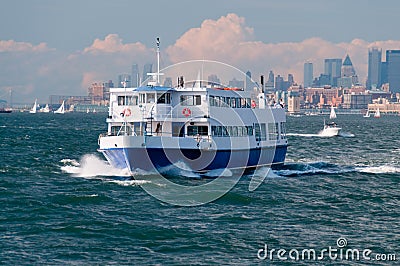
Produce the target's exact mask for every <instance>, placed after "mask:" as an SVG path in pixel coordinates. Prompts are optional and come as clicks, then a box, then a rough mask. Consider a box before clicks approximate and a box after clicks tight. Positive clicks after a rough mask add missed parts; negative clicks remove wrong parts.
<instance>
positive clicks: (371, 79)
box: [366, 48, 382, 90]
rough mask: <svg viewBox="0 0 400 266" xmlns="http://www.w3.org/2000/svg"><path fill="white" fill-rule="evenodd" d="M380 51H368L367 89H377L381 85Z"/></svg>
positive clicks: (374, 49) (373, 49)
mask: <svg viewBox="0 0 400 266" xmlns="http://www.w3.org/2000/svg"><path fill="white" fill-rule="evenodd" d="M381 75H382V50H381V49H377V48H372V49H369V50H368V77H367V84H366V86H367V89H369V90H370V89H377V88H380V87H381V85H382V77H381Z"/></svg>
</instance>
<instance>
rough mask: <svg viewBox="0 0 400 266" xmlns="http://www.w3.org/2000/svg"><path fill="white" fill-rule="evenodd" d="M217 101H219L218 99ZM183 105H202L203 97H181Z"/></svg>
mask: <svg viewBox="0 0 400 266" xmlns="http://www.w3.org/2000/svg"><path fill="white" fill-rule="evenodd" d="M216 98H218V97H216ZM216 100H217V101H218V99H216ZM217 104H218V102H217ZM181 105H186V106H190V105H201V95H181Z"/></svg>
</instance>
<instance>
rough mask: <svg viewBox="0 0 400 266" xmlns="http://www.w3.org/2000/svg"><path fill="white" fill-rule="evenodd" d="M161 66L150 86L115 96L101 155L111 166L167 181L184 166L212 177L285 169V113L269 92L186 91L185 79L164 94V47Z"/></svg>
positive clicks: (193, 86)
mask: <svg viewBox="0 0 400 266" xmlns="http://www.w3.org/2000/svg"><path fill="white" fill-rule="evenodd" d="M157 59H158V60H157V62H158V64H157V73H152V76H153V79H152V81H151V82H149V83H148V84H147V85H146V86H139V87H136V88H127V87H125V86H123V87H122V88H110V103H109V113H108V118H107V119H106V121H107V124H108V131H107V133H104V134H101V135H100V136H99V139H98V144H99V149H98V150H99V151H100V152H101V153H102V154H103V155H104V156H105V158H106V159H107V160H108V161H109V163H110V164H111V165H112V166H114V167H116V168H127V169H128V170H129V171H131V172H132V171H135V170H139V169H141V170H145V171H154V170H156V171H158V172H160V173H162V171H163V170H164V169H170V168H171V166H172V167H174V166H175V167H177V168H182V165H184V168H185V169H188V168H189V169H190V170H191V171H193V172H196V173H205V172H208V171H210V170H216V169H248V168H257V167H260V166H268V167H273V168H275V167H279V166H282V165H283V164H284V160H285V156H286V150H287V145H288V141H287V138H286V132H285V131H286V130H285V124H286V115H285V109H284V108H282V107H281V106H280V105H277V106H273V105H271V104H270V103H269V102H268V99H267V97H266V94H265V93H264V91H263V89H262V88H254V87H252V88H251V89H249V90H246V89H245V88H237V86H234V88H230V87H229V86H221V84H216V82H206V81H202V80H194V81H192V82H187V83H186V84H185V81H184V77H183V76H179V78H177V80H178V82H177V84H176V86H162V85H160V84H161V83H160V76H161V75H162V74H163V73H160V70H159V42H157ZM198 61H200V60H198ZM214 62H215V61H214ZM262 80H263V79H262ZM262 83H263V82H262ZM124 84H126V83H124Z"/></svg>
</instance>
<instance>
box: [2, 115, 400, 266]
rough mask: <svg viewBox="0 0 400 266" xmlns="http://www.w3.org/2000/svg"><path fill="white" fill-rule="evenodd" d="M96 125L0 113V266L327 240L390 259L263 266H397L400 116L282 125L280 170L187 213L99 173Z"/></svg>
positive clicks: (212, 258)
mask: <svg viewBox="0 0 400 266" xmlns="http://www.w3.org/2000/svg"><path fill="white" fill-rule="evenodd" d="M104 121H105V114H95V115H94V114H90V115H89V114H65V115H54V114H36V115H32V114H26V113H22V114H21V113H12V114H0V203H1V209H0V232H1V234H0V237H1V241H0V262H1V263H2V264H12V265H16V264H18V265H20V264H24V265H28V264H29V265H32V264H63V265H64V264H85V265H88V264H131V265H150V264H162V265H171V264H172V265H190V264H194V265H209V264H217V265H227V264H229V265H232V264H238V265H254V264H269V263H271V261H270V260H269V259H268V258H267V259H266V260H263V261H262V260H260V259H259V258H258V257H257V253H258V252H259V250H260V249H263V248H264V247H265V245H268V248H269V249H276V250H278V249H286V250H290V249H298V250H301V249H311V248H312V249H315V250H317V251H320V250H322V249H324V248H328V247H329V246H332V247H334V248H338V246H337V240H338V238H345V239H346V240H347V246H345V247H346V248H347V247H348V248H353V249H360V250H363V249H371V251H372V255H371V257H372V256H374V255H375V254H396V256H397V261H396V262H393V261H392V262H379V261H366V260H363V261H361V262H360V261H354V260H353V261H338V259H336V260H334V259H329V258H327V256H325V257H324V260H323V261H310V260H300V261H293V260H288V261H281V260H279V259H278V258H277V257H276V256H277V255H276V253H275V254H274V255H275V260H274V262H273V263H275V264H277V265H279V264H289V263H293V264H294V265H299V264H310V263H313V264H319V265H326V264H330V263H336V264H337V265H347V264H352V265H358V264H360V263H362V264H371V265H375V264H381V265H394V264H396V263H399V259H400V248H399V243H400V207H399V204H400V185H399V184H400V182H399V181H400V159H399V158H400V127H399V122H400V117H395V116H391V117H385V116H384V117H382V118H380V119H374V118H369V119H366V118H363V117H362V116H356V115H347V116H341V117H338V119H337V122H338V123H339V125H340V126H342V128H343V131H344V133H343V134H342V136H341V137H329V138H328V137H321V136H319V135H318V132H319V130H320V129H321V128H322V124H323V118H322V117H288V125H287V127H288V132H289V142H290V147H289V149H288V154H287V161H286V165H285V167H284V168H283V169H281V170H276V171H274V172H273V173H269V174H268V175H267V174H265V175H266V178H265V179H264V181H263V183H262V184H261V185H260V186H259V187H258V188H257V189H255V190H254V191H252V192H251V191H249V183H250V179H251V177H252V176H251V175H245V176H243V177H242V178H241V179H240V181H239V183H238V184H236V186H235V187H234V188H233V189H232V190H231V191H230V192H229V193H227V194H226V195H224V196H223V197H222V198H220V199H217V200H215V201H213V202H211V203H208V204H205V205H201V206H197V207H177V206H173V205H169V204H167V203H163V202H161V201H159V200H157V199H155V198H153V197H152V196H150V195H148V194H147V193H146V192H145V191H144V190H143V189H142V188H141V186H140V185H142V184H143V183H145V182H152V181H151V178H149V177H148V176H146V175H143V176H141V174H143V173H136V175H135V179H134V180H132V179H130V178H128V175H129V174H128V173H127V172H125V171H121V170H116V169H113V168H111V167H110V166H109V165H108V164H107V163H106V162H105V160H104V159H103V158H102V156H101V155H100V154H98V153H97V152H96V149H97V137H98V135H99V134H100V133H102V132H104V131H105V128H106V124H105V122H104ZM265 173H268V171H265ZM171 178H172V180H175V181H177V182H186V183H187V184H191V185H198V184H202V183H204V182H209V180H208V179H202V178H200V179H199V178H198V177H197V176H192V177H190V178H187V177H185V176H184V175H182V176H180V175H179V174H178V175H177V176H173V177H171ZM227 178H229V177H227ZM182 180H184V181H182ZM261 254H262V253H261ZM286 256H287V254H286Z"/></svg>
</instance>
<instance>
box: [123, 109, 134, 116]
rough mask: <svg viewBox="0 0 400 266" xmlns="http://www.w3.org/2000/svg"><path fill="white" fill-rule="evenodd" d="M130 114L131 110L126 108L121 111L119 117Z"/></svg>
mask: <svg viewBox="0 0 400 266" xmlns="http://www.w3.org/2000/svg"><path fill="white" fill-rule="evenodd" d="M131 114H132V112H131V109H129V108H126V109H124V110H123V111H122V113H121V115H123V116H130V115H131Z"/></svg>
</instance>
